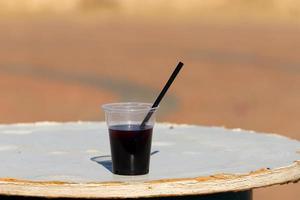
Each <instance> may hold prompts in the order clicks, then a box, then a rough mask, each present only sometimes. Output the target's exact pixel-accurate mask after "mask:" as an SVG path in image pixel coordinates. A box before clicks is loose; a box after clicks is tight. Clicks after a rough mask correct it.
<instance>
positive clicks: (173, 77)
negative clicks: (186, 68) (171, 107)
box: [140, 62, 183, 128]
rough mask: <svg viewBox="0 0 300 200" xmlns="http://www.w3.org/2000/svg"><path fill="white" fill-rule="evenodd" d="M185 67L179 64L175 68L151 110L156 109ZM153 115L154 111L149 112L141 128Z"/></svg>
mask: <svg viewBox="0 0 300 200" xmlns="http://www.w3.org/2000/svg"><path fill="white" fill-rule="evenodd" d="M182 67H183V63H182V62H179V63H178V65H177V67H176V68H175V70H174V71H173V73H172V75H171V76H170V78H169V80H168V82H167V83H166V85H165V87H164V88H163V89H162V91H161V92H160V94H159V95H158V97H157V98H156V100H155V102H154V103H153V105H152V107H151V108H156V107H157V106H158V105H159V103H160V101H161V100H162V98H163V97H164V96H165V94H166V93H167V91H168V89H169V87H170V86H171V85H172V83H173V81H174V79H175V78H176V76H177V74H178V73H179V71H180V70H181V68H182ZM152 114H153V111H152V109H151V110H150V111H149V112H148V114H147V115H146V117H145V119H144V120H143V122H142V124H141V126H140V127H141V128H143V127H144V126H145V125H146V123H147V121H148V120H149V119H150V118H151V116H152Z"/></svg>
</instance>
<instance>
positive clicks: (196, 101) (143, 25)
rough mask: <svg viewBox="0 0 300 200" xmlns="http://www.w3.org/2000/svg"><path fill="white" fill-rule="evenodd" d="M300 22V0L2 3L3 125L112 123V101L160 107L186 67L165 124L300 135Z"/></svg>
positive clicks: (288, 194) (283, 193)
mask: <svg viewBox="0 0 300 200" xmlns="http://www.w3.org/2000/svg"><path fill="white" fill-rule="evenodd" d="M299 22H300V3H299V1H295V0H289V1H279V0H264V1H242V0H234V1H227V0H214V1H194V0H192V1H190V2H189V3H184V2H183V1H177V0H174V1H170V0H163V1H159V2H156V1H135V0H124V1H117V0H112V1H109V0H72V1H71V0H61V1H57V0H53V1H50V0H49V1H48V0H44V1H34V0H27V1H21V0H11V1H9V0H0V89H1V94H0V95H1V97H0V110H1V114H0V123H17V122H33V121H44V120H48V121H74V120H93V121H98V120H103V114H102V111H101V110H100V105H101V104H103V103H106V102H113V101H146V102H152V101H153V100H154V98H155V97H156V95H157V94H158V93H159V91H160V89H161V87H162V85H163V84H164V82H165V80H166V79H167V78H168V76H169V74H170V73H171V72H172V70H173V68H174V67H175V65H176V64H177V62H178V61H179V60H181V61H183V62H184V63H185V67H184V69H183V71H182V73H181V74H180V75H179V77H178V78H177V80H176V81H175V83H174V85H173V86H172V88H171V90H170V92H169V94H168V96H167V97H166V99H164V102H163V104H162V105H161V109H160V112H159V121H170V122H174V123H190V124H201V125H208V126H225V127H228V128H236V127H239V128H243V129H251V130H255V131H260V132H275V133H279V134H282V135H285V136H288V137H291V138H294V139H298V140H300V123H299V119H300V54H299V52H300V37H299V35H300V26H299ZM299 196H300V184H289V185H285V186H275V187H270V188H266V189H258V190H255V193H254V199H257V200H260V199H261V200H262V199H274V200H279V199H291V200H297V199H298V198H299Z"/></svg>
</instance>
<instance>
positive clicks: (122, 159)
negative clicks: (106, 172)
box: [102, 102, 157, 175]
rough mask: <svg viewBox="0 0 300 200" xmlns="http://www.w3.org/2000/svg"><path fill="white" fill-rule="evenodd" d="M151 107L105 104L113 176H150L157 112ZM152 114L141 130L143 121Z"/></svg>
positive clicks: (135, 103)
mask: <svg viewBox="0 0 300 200" xmlns="http://www.w3.org/2000/svg"><path fill="white" fill-rule="evenodd" d="M151 106H152V104H150V103H138V102H125V103H111V104H104V105H103V106H102V108H103V109H104V111H105V119H106V123H107V125H108V130H109V131H108V132H109V140H110V149H111V157H112V172H113V173H114V174H118V175H143V174H147V173H149V163H150V152H151V141H152V130H153V127H154V123H155V112H156V110H157V108H151ZM148 112H153V114H152V116H151V118H150V119H149V120H148V121H147V122H146V124H145V126H143V127H141V124H142V121H143V120H144V118H145V117H146V115H147V114H148Z"/></svg>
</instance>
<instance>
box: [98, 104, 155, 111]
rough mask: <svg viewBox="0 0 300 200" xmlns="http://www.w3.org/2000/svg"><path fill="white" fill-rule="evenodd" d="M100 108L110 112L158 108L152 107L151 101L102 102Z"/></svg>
mask: <svg viewBox="0 0 300 200" xmlns="http://www.w3.org/2000/svg"><path fill="white" fill-rule="evenodd" d="M101 107H102V109H103V110H104V111H110V112H114V111H115V112H136V111H142V112H144V111H155V110H157V109H158V108H159V106H157V107H153V108H152V104H151V103H144V102H118V103H107V104H103V105H102V106H101Z"/></svg>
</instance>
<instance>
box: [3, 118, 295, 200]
mask: <svg viewBox="0 0 300 200" xmlns="http://www.w3.org/2000/svg"><path fill="white" fill-rule="evenodd" d="M0 160H1V165H0V194H4V195H23V196H41V197H85V198H111V197H119V198H130V197H152V196H173V195H190V194H211V193H216V192H228V191H241V190H248V189H253V188H258V187H264V186H269V185H274V184H282V183H287V182H296V181H298V180H299V179H300V142H299V141H297V140H293V139H289V138H286V137H283V136H280V135H276V134H261V133H256V132H254V131H245V130H240V129H231V130H229V129H225V128H219V127H203V126H194V125H175V124H167V123H157V124H156V125H155V129H154V135H153V142H152V155H151V164H150V173H149V174H148V175H143V176H117V175H113V174H112V173H111V171H110V170H111V161H110V149H109V138H108V131H107V127H106V124H105V123H104V122H99V123H98V122H70V123H55V122H38V123H30V124H29V123H28V124H11V125H0Z"/></svg>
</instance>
